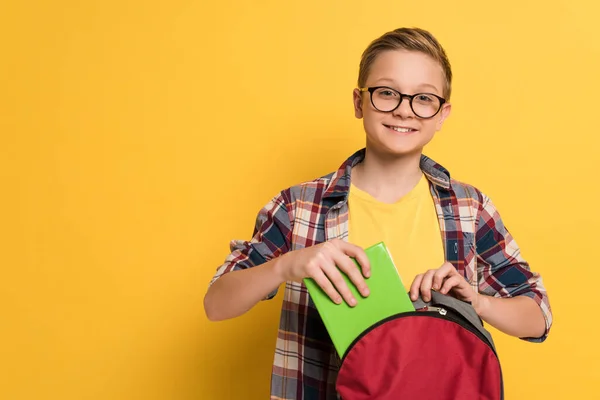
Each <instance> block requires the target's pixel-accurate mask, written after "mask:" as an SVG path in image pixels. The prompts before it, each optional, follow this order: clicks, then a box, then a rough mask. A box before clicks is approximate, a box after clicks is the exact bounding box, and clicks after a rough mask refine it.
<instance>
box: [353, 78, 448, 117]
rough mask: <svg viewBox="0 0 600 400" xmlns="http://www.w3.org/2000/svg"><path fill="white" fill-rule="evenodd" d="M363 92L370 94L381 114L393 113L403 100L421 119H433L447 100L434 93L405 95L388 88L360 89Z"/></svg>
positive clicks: (374, 105)
mask: <svg viewBox="0 0 600 400" xmlns="http://www.w3.org/2000/svg"><path fill="white" fill-rule="evenodd" d="M358 90H359V91H361V92H369V93H370V95H371V104H373V107H375V109H376V110H378V111H381V112H392V111H394V110H395V109H396V108H398V107H400V104H401V103H402V100H403V99H404V98H405V97H406V98H408V100H409V103H410V108H411V110H412V111H413V113H415V115H416V116H417V117H419V118H423V119H427V118H433V117H434V116H435V115H436V114H437V113H438V112H440V110H441V109H442V105H443V104H444V103H445V102H446V99H444V98H443V97H440V96H438V95H435V94H433V93H417V94H412V95H411V94H403V93H400V92H399V91H397V90H395V89H392V88H390V87H387V86H374V87H366V88H358Z"/></svg>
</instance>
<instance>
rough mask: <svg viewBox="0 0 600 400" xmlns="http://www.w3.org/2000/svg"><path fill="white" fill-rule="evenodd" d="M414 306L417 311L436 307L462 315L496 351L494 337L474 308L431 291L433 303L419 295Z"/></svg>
mask: <svg viewBox="0 0 600 400" xmlns="http://www.w3.org/2000/svg"><path fill="white" fill-rule="evenodd" d="M413 306H414V307H415V309H416V310H418V309H420V308H424V307H427V306H434V307H447V308H450V309H452V310H454V311H456V312H457V313H459V314H460V315H462V316H463V317H464V318H465V319H466V320H467V321H469V322H470V323H471V325H473V326H474V327H475V328H476V329H477V330H478V331H479V332H481V333H482V334H483V335H484V336H485V337H486V339H487V340H488V341H489V342H490V344H491V345H492V347H493V348H494V350H495V345H494V341H493V340H492V335H491V334H490V333H489V332H488V331H487V330H486V329H485V328H484V326H483V321H482V320H481V318H479V315H477V313H476V312H475V309H474V308H473V306H472V305H471V304H470V303H468V302H466V301H462V300H458V299H456V298H454V297H452V296H450V295H447V294H442V293H440V292H437V291H434V290H432V291H431V301H429V302H425V301H423V299H422V298H421V296H420V295H419V298H418V299H417V300H415V301H413Z"/></svg>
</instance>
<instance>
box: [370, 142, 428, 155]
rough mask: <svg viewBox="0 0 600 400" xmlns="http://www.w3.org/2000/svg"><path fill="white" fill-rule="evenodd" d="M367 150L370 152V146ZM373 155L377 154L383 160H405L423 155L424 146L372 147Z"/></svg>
mask: <svg viewBox="0 0 600 400" xmlns="http://www.w3.org/2000/svg"><path fill="white" fill-rule="evenodd" d="M367 150H369V146H367ZM371 150H374V151H372V153H375V154H377V155H378V156H379V157H383V158H404V157H410V156H416V155H421V153H422V152H423V146H420V145H412V146H406V145H403V146H399V145H395V146H394V145H383V146H377V148H376V149H375V148H373V146H371Z"/></svg>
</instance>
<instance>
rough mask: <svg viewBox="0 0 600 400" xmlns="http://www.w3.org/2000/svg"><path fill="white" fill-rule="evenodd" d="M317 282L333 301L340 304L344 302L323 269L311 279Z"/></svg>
mask: <svg viewBox="0 0 600 400" xmlns="http://www.w3.org/2000/svg"><path fill="white" fill-rule="evenodd" d="M311 278H312V279H314V280H315V282H317V285H319V286H320V287H321V289H323V291H324V292H325V293H326V294H327V296H329V298H331V300H333V302H334V303H336V304H340V303H341V302H342V296H340V294H339V293H338V292H337V291H336V290H335V288H334V287H333V284H332V283H331V281H330V280H329V279H328V278H327V276H326V275H325V273H323V271H322V270H321V269H319V270H318V271H317V272H315V274H314V276H312V277H311Z"/></svg>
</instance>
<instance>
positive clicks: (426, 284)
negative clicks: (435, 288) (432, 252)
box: [420, 269, 436, 301]
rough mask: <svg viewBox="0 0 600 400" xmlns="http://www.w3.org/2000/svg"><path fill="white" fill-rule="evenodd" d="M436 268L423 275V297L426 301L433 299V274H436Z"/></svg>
mask: <svg viewBox="0 0 600 400" xmlns="http://www.w3.org/2000/svg"><path fill="white" fill-rule="evenodd" d="M435 271H436V270H434V269H431V270H429V271H427V272H426V273H425V275H423V280H422V281H421V287H420V289H421V297H422V298H423V300H424V301H429V300H431V286H432V284H433V275H434V274H435Z"/></svg>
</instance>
